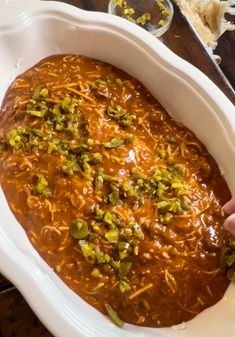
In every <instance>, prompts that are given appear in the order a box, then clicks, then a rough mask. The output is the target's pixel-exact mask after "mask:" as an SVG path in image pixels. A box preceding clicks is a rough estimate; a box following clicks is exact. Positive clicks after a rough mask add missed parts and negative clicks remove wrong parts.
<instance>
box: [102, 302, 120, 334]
mask: <svg viewBox="0 0 235 337" xmlns="http://www.w3.org/2000/svg"><path fill="white" fill-rule="evenodd" d="M104 306H105V309H106V310H107V313H108V315H109V317H110V319H111V320H112V321H113V323H114V324H116V325H117V326H118V327H119V328H122V327H123V325H124V322H123V321H122V320H121V319H120V318H119V317H118V314H117V312H116V311H115V310H113V308H112V307H111V305H109V304H108V303H105V305H104Z"/></svg>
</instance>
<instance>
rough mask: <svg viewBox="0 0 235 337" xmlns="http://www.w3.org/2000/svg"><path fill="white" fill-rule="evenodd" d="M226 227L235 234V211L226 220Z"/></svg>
mask: <svg viewBox="0 0 235 337" xmlns="http://www.w3.org/2000/svg"><path fill="white" fill-rule="evenodd" d="M224 228H225V229H226V230H227V231H229V232H230V233H231V234H233V235H234V236H235V213H234V214H232V215H230V216H229V217H228V218H227V219H226V220H225V221H224Z"/></svg>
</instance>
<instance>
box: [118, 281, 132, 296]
mask: <svg viewBox="0 0 235 337" xmlns="http://www.w3.org/2000/svg"><path fill="white" fill-rule="evenodd" d="M119 289H120V291H121V293H126V292H127V291H130V290H131V286H130V285H129V284H128V283H127V282H126V281H124V280H121V281H120V282H119Z"/></svg>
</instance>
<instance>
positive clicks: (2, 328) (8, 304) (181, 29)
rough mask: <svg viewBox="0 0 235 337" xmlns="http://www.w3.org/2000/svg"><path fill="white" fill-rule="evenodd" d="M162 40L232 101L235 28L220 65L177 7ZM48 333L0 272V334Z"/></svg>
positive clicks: (86, 5) (223, 43) (221, 50)
mask: <svg viewBox="0 0 235 337" xmlns="http://www.w3.org/2000/svg"><path fill="white" fill-rule="evenodd" d="M64 2H67V3H70V4H73V5H75V6H77V7H80V8H83V9H86V10H99V11H102V12H107V7H108V0H66V1H64ZM162 41H163V42H164V43H165V44H166V45H167V46H168V47H169V48H170V49H171V50H172V51H174V52H175V53H176V54H178V55H179V56H181V57H182V58H184V59H185V60H187V61H188V62H190V63H192V64H193V65H194V66H196V67H197V68H199V69H200V70H201V71H203V72H204V73H205V74H206V75H207V76H208V77H209V78H210V79H211V80H212V81H213V82H214V83H215V84H217V85H218V87H219V88H220V89H221V90H222V91H223V92H224V93H225V94H226V95H227V97H228V98H229V99H230V100H231V101H232V102H233V104H235V93H234V88H235V61H234V59H235V32H228V33H226V34H224V36H222V37H221V38H220V40H219V44H218V47H217V50H216V53H217V54H219V55H220V56H221V57H222V63H221V67H219V66H218V65H217V64H216V63H215V62H214V61H213V60H212V59H211V58H210V57H209V56H208V54H207V52H206V50H205V48H204V47H203V45H202V44H201V43H200V42H199V41H198V39H197V37H196V36H195V35H194V33H193V31H192V30H191V28H190V26H189V24H188V22H187V20H186V19H185V18H184V17H183V16H182V15H181V13H180V11H179V10H178V9H177V8H175V15H174V19H173V22H172V25H171V28H170V29H169V31H168V32H167V33H166V34H165V35H164V36H163V38H162ZM0 258H1V257H0ZM49 336H52V335H51V334H50V333H49V332H48V331H47V329H46V328H45V327H44V326H43V325H42V324H41V323H40V321H39V320H38V319H37V317H36V316H35V315H34V313H33V312H32V310H31V309H30V308H29V306H28V305H27V303H26V302H25V300H24V299H23V297H22V296H21V295H20V293H19V292H18V291H17V290H16V289H15V288H14V286H13V285H12V284H11V283H10V282H8V281H7V280H6V279H5V278H4V277H2V276H1V275H0V337H49ZM68 337H70V336H68Z"/></svg>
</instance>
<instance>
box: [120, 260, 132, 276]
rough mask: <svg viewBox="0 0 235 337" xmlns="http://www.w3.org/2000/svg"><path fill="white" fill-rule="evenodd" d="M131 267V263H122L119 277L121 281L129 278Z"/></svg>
mask: <svg viewBox="0 0 235 337" xmlns="http://www.w3.org/2000/svg"><path fill="white" fill-rule="evenodd" d="M131 266H132V263H131V262H128V261H122V262H120V266H119V273H118V276H119V278H120V279H121V280H122V279H124V278H126V277H127V274H128V273H129V271H130V269H131Z"/></svg>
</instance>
